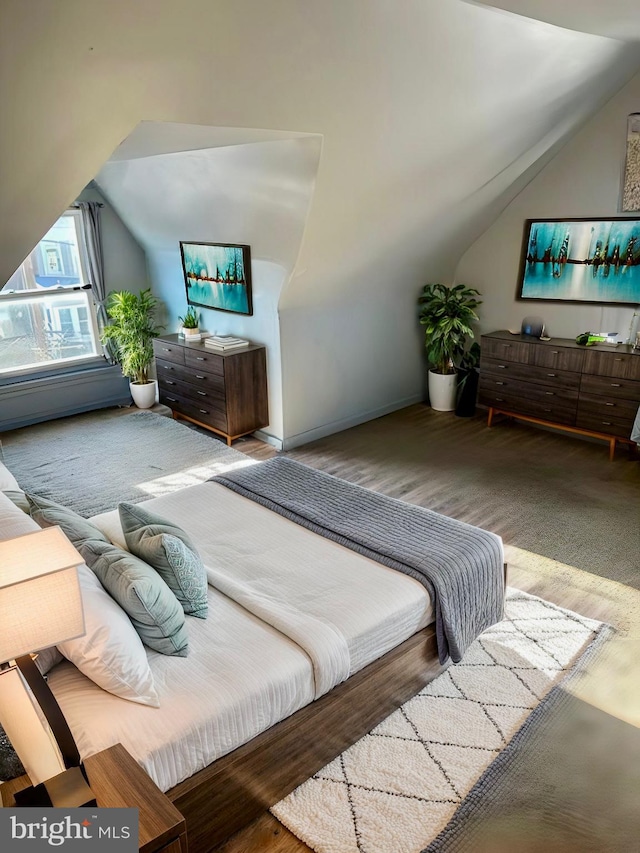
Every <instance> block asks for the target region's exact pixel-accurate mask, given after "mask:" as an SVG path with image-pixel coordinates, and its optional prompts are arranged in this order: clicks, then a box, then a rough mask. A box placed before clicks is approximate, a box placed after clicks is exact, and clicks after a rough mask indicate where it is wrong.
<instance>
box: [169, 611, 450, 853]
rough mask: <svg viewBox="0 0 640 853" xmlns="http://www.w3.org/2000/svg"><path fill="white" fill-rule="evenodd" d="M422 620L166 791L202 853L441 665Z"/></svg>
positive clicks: (194, 850)
mask: <svg viewBox="0 0 640 853" xmlns="http://www.w3.org/2000/svg"><path fill="white" fill-rule="evenodd" d="M447 666H448V664H445V665H444V666H442V665H441V664H440V663H439V662H438V653H437V649H436V638H435V628H434V627H433V626H429V627H427V628H424V629H423V630H422V631H419V632H418V633H417V634H414V635H413V636H412V637H409V639H408V640H405V642H404V643H402V644H401V645H399V646H397V647H396V648H395V649H392V650H391V651H390V652H387V654H386V655H383V657H381V658H378V660H375V661H373V663H370V664H369V665H368V666H366V667H365V668H364V669H362V670H360V672H357V673H356V674H355V675H352V676H351V678H349V679H347V681H343V682H342V684H339V685H338V686H337V687H334V689H333V690H331V691H330V692H329V693H327V694H326V695H324V696H322V697H321V698H320V699H318V700H316V701H315V702H312V703H311V704H310V705H306V706H305V707H304V708H301V709H300V710H299V711H296V712H295V714H292V715H291V716H290V717H287V719H285V720H282V722H280V723H277V724H276V725H275V726H272V727H271V728H270V729H268V730H267V731H265V732H263V733H262V734H260V735H258V736H257V737H255V738H253V740H251V741H249V742H248V743H246V744H244V745H243V746H240V747H238V749H236V750H234V751H233V752H231V753H229V754H228V755H225V756H223V757H222V758H219V759H218V760H217V761H214V762H213V763H212V764H210V765H209V766H208V767H205V768H204V769H203V770H200V771H199V772H198V773H194V775H193V776H190V777H189V778H188V779H186V780H185V781H184V782H181V783H180V784H179V785H176V786H175V788H172V789H171V790H169V791H168V792H167V796H168V797H169V799H171V800H172V802H173V803H174V805H175V806H176V807H177V808H178V809H179V810H180V812H182V814H183V815H184V817H185V818H186V821H187V837H188V839H189V853H205V851H209V850H211V849H212V848H213V847H215V846H216V845H218V844H221V843H222V842H223V841H225V840H226V839H227V838H229V836H230V835H232V834H233V833H234V832H237V831H238V830H239V829H241V828H242V827H243V826H246V825H247V824H248V823H250V822H251V821H252V820H254V819H255V818H256V817H258V815H260V814H261V813H262V812H264V811H266V809H268V808H269V807H270V806H272V805H274V804H275V803H277V802H278V801H279V800H281V799H282V798H283V797H285V796H286V795H287V794H289V793H290V792H291V791H293V789H294V788H296V787H297V786H298V785H300V784H302V782H304V781H306V780H307V779H308V778H309V777H310V776H313V774H314V773H316V772H317V771H318V770H320V769H321V768H322V767H324V766H325V764H328V763H329V761H332V760H333V759H334V758H336V757H337V756H338V755H340V753H341V752H343V751H344V750H345V749H346V748H347V747H348V746H351V745H352V744H353V743H355V742H356V741H357V740H359V739H360V738H361V737H362V736H363V735H365V734H366V733H367V732H369V731H371V729H372V728H373V727H374V726H376V725H377V724H378V723H380V722H382V720H384V719H385V717H388V716H389V714H390V713H391V712H392V711H394V710H395V709H396V708H398V707H400V705H402V704H403V703H404V702H406V701H407V700H408V699H410V698H411V697H412V696H415V694H416V693H418V692H419V691H420V690H421V689H422V688H423V687H424V686H425V685H426V684H428V683H429V682H430V681H432V680H433V679H434V678H435V677H436V676H437V675H439V674H440V673H441V672H443V671H444V670H445V669H446V668H447Z"/></svg>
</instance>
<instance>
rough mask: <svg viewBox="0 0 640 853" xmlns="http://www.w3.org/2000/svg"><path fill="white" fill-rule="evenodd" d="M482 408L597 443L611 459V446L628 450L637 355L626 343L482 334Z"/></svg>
mask: <svg viewBox="0 0 640 853" xmlns="http://www.w3.org/2000/svg"><path fill="white" fill-rule="evenodd" d="M481 347H482V349H481V352H482V355H481V359H480V397H479V401H480V403H481V404H483V405H485V406H488V408H489V419H488V425H489V426H491V424H492V423H493V418H494V415H496V414H503V415H507V416H509V417H513V418H518V419H519V420H523V421H527V422H529V423H534V424H540V425H542V426H550V427H555V428H557V429H561V430H565V431H567V432H572V433H577V434H579V435H586V436H591V437H594V438H599V439H602V440H604V441H606V442H608V444H609V458H610V459H613V456H614V454H615V449H616V445H617V443H618V442H622V443H624V444H628V445H629V446H630V447H631V448H632V449H634V448H635V444H634V442H632V441H631V438H630V436H631V429H632V426H633V421H634V418H635V417H636V413H637V411H638V407H639V406H640V353H634V352H633V351H632V349H631V347H630V346H617V347H606V346H597V345H596V346H593V347H583V346H579V345H578V344H576V343H575V341H572V340H569V339H567V338H555V339H552V340H550V341H540V340H538V339H537V338H530V337H527V336H526V335H512V334H511V333H510V332H506V331H501V332H492V333H491V334H488V335H483V336H482V343H481Z"/></svg>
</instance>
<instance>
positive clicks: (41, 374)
mask: <svg viewBox="0 0 640 853" xmlns="http://www.w3.org/2000/svg"><path fill="white" fill-rule="evenodd" d="M113 367H114V365H112V364H109V362H108V361H107V359H106V358H105V357H104V356H101V355H99V356H92V357H91V358H87V359H83V360H81V361H75V362H73V363H69V364H58V365H52V366H51V367H46V368H40V369H38V370H33V369H26V370H23V371H18V370H14V371H11V373H8V372H7V373H0V387H4V386H6V385H16V384H18V383H22V382H31V381H37V380H39V379H50V378H52V377H62V376H68V375H69V374H70V373H85V372H86V371H89V370H104V369H107V368H112V369H113Z"/></svg>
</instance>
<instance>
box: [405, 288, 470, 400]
mask: <svg viewBox="0 0 640 853" xmlns="http://www.w3.org/2000/svg"><path fill="white" fill-rule="evenodd" d="M479 295H480V294H479V292H478V291H477V290H476V289H475V288H473V287H466V285H464V284H456V285H454V286H453V287H447V286H446V285H444V284H426V285H425V286H424V288H423V290H422V293H421V295H420V297H419V299H418V303H419V305H420V323H421V324H422V325H423V326H424V327H425V329H424V344H425V347H426V348H427V357H428V359H429V362H430V364H431V365H432V367H431V368H430V370H429V401H430V403H431V408H433V409H435V410H436V411H439V412H452V411H453V410H454V409H455V407H456V390H457V385H458V377H457V371H456V363H457V362H458V360H459V359H460V358H461V357H462V356H463V354H464V351H465V347H466V344H467V340H468V339H469V338H473V329H472V328H471V324H472V323H473V322H475V321H476V320H477V319H478V315H477V314H476V308H477V307H478V305H481V304H482V303H481V302H480V300H479V299H478V298H477V297H478V296H479Z"/></svg>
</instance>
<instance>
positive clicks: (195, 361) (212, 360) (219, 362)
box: [184, 347, 224, 376]
mask: <svg viewBox="0 0 640 853" xmlns="http://www.w3.org/2000/svg"><path fill="white" fill-rule="evenodd" d="M184 354H185V356H184V357H185V364H186V365H187V366H188V367H195V368H197V369H198V370H200V369H202V370H203V371H207V372H208V373H217V374H218V376H224V358H223V356H221V355H218V354H217V353H215V352H208V351H207V350H205V349H204V347H202V348H201V349H200V348H199V349H196V348H195V347H194V348H193V349H191V348H187V347H185V351H184Z"/></svg>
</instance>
